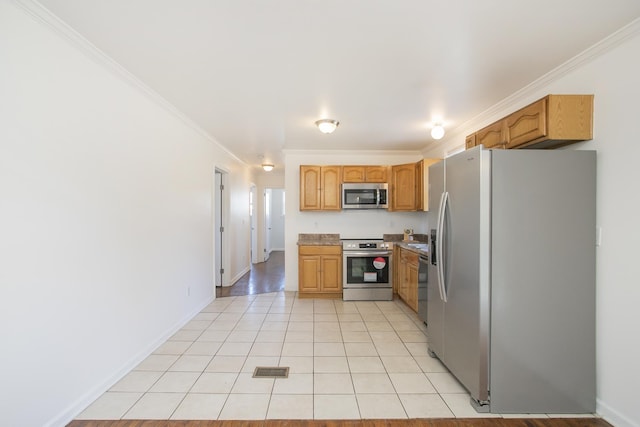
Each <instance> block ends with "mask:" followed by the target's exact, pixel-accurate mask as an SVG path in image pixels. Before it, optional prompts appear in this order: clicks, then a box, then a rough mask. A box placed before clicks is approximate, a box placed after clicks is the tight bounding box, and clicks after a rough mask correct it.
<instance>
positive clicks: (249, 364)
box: [241, 356, 280, 374]
mask: <svg viewBox="0 0 640 427" xmlns="http://www.w3.org/2000/svg"><path fill="white" fill-rule="evenodd" d="M279 361H280V357H278V356H249V357H247V360H246V361H245V362H244V366H243V367H242V371H241V372H249V373H251V374H253V371H255V369H256V368H257V367H258V366H278V362H279Z"/></svg>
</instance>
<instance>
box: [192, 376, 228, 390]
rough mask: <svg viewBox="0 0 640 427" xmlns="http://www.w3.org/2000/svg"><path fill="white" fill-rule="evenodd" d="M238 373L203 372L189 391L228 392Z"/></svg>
mask: <svg viewBox="0 0 640 427" xmlns="http://www.w3.org/2000/svg"><path fill="white" fill-rule="evenodd" d="M238 375H239V374H236V373H231V372H205V373H204V374H202V375H200V377H199V378H198V380H197V381H196V383H195V384H194V385H193V387H192V388H191V393H229V392H231V388H232V387H233V384H234V383H235V382H236V378H237V377H238Z"/></svg>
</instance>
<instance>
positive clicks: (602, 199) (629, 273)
mask: <svg viewBox="0 0 640 427" xmlns="http://www.w3.org/2000/svg"><path fill="white" fill-rule="evenodd" d="M626 37H630V38H629V39H627V38H626ZM618 42H620V43H621V44H619V45H618V44H616V43H618ZM602 50H604V52H605V53H603V54H601V55H599V54H600V52H602ZM639 52H640V21H636V22H635V23H634V24H633V25H632V26H630V27H628V28H626V29H625V30H624V31H622V32H621V33H619V34H617V35H615V36H614V37H613V38H611V39H609V40H607V41H605V42H604V43H601V44H600V45H599V46H596V47H594V49H591V50H590V51H588V52H586V53H585V55H582V56H581V57H579V58H576V59H575V60H574V61H571V62H570V63H568V64H566V65H565V66H564V67H561V69H559V70H556V71H555V72H552V73H550V74H549V75H547V76H545V77H544V78H542V79H540V80H539V81H537V82H535V83H534V84H532V85H531V86H530V87H527V88H525V89H524V90H523V91H522V92H521V93H518V94H515V95H514V96H513V97H512V98H511V99H508V100H505V102H504V104H505V105H504V106H502V107H499V108H493V109H492V110H491V111H490V112H488V113H487V114H485V115H483V117H482V118H481V119H479V120H475V121H472V122H470V123H469V124H468V125H466V126H463V127H462V128H460V129H458V130H457V132H456V134H455V135H452V137H451V138H450V139H449V140H446V141H444V143H443V144H442V145H439V146H436V147H434V148H433V149H431V150H429V151H427V152H426V153H425V154H426V155H427V156H440V155H443V154H444V153H445V152H446V151H447V150H450V149H452V148H453V147H455V146H458V145H460V144H464V135H466V134H469V133H472V132H473V131H475V130H477V129H480V128H481V127H482V126H484V125H485V124H488V123H490V122H491V121H492V120H495V119H497V118H500V117H503V116H505V115H506V114H508V113H510V112H512V111H514V110H515V109H516V108H519V107H521V106H524V105H526V104H528V103H529V102H531V101H534V100H536V99H539V98H541V97H543V96H545V95H547V94H549V93H593V94H595V112H594V138H593V140H592V141H589V142H585V143H579V144H574V145H571V146H568V147H567V149H585V150H587V149H588V150H597V151H598V188H597V191H598V195H597V221H598V224H599V225H600V226H601V227H602V244H601V246H600V247H598V248H597V266H596V269H597V273H596V280H597V326H596V328H597V380H598V409H597V411H598V413H599V414H601V415H603V416H604V418H605V419H607V420H608V421H609V422H611V423H612V424H614V425H616V426H636V427H638V426H640V406H639V405H638V401H639V397H638V390H637V385H638V384H640V367H639V365H638V361H639V360H640V340H639V339H638V326H639V325H640V310H639V307H640V286H639V284H640V282H639V279H638V278H639V277H640V263H639V262H638V242H639V241H640V227H639V226H638V212H639V210H640V196H639V194H640V192H639V191H638V189H637V188H636V187H637V186H638V183H640V167H639V166H638V159H640V144H639V143H638V136H637V133H638V129H637V128H636V125H637V121H638V119H639V118H640V104H639V103H638V100H639V99H640V79H639V78H638V76H640V55H639V54H638V53H639ZM594 55H595V56H594ZM585 61H586V62H585ZM594 237H595V231H594ZM594 243H595V239H594ZM542 269H543V267H541V271H542ZM541 315H543V313H541ZM540 351H544V349H540Z"/></svg>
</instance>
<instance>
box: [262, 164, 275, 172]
mask: <svg viewBox="0 0 640 427" xmlns="http://www.w3.org/2000/svg"><path fill="white" fill-rule="evenodd" d="M262 169H264V171H265V172H271V171H272V170H273V165H272V164H271V163H263V164H262Z"/></svg>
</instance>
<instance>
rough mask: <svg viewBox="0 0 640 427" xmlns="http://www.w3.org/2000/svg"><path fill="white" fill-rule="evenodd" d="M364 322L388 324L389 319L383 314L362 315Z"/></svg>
mask: <svg viewBox="0 0 640 427" xmlns="http://www.w3.org/2000/svg"><path fill="white" fill-rule="evenodd" d="M360 315H361V316H362V320H364V321H365V323H366V322H386V321H387V318H386V317H384V314H382V313H360Z"/></svg>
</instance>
